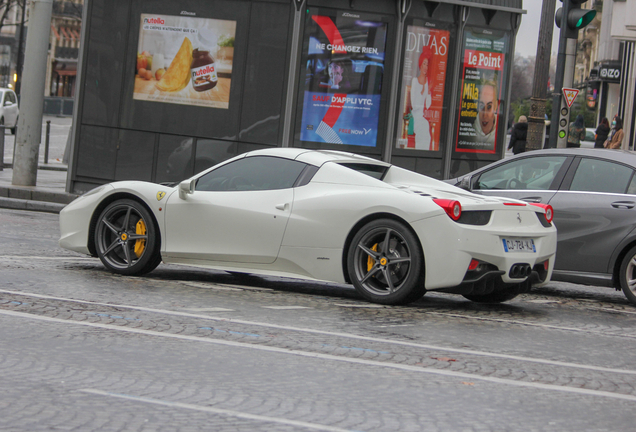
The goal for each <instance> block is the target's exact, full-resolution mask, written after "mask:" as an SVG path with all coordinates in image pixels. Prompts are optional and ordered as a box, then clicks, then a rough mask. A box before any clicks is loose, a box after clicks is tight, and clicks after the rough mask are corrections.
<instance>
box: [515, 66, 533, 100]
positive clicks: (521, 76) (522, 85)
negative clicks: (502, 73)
mask: <svg viewBox="0 0 636 432" xmlns="http://www.w3.org/2000/svg"><path fill="white" fill-rule="evenodd" d="M534 62H535V59H534V57H520V56H517V57H515V63H514V64H513V65H512V90H511V91H510V103H512V102H518V101H520V100H522V99H526V98H529V97H530V96H532V79H533V74H534Z"/></svg>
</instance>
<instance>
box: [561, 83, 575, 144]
mask: <svg viewBox="0 0 636 432" xmlns="http://www.w3.org/2000/svg"><path fill="white" fill-rule="evenodd" d="M578 94H579V90H578V89H572V88H564V89H563V98H562V99H561V110H560V111H559V124H558V131H559V133H558V135H557V147H558V148H564V147H567V139H568V130H569V126H570V109H571V108H572V104H573V103H574V99H576V97H577V96H578Z"/></svg>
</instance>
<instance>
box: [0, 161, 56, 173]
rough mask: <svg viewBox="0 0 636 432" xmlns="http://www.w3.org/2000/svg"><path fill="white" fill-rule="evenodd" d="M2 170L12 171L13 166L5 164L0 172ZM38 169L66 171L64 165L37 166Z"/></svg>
mask: <svg viewBox="0 0 636 432" xmlns="http://www.w3.org/2000/svg"><path fill="white" fill-rule="evenodd" d="M4 168H9V169H13V164H12V163H5V164H4V165H3V166H2V167H1V169H0V171H1V170H2V169H4ZM38 169H39V170H44V171H68V167H67V166H66V165H61V164H59V165H50V164H38Z"/></svg>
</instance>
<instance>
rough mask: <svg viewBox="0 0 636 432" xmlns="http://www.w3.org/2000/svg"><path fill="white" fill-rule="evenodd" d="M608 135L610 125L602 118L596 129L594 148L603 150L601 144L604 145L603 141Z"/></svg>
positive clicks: (605, 118)
mask: <svg viewBox="0 0 636 432" xmlns="http://www.w3.org/2000/svg"><path fill="white" fill-rule="evenodd" d="M609 133H610V125H609V121H608V120H607V117H604V118H603V120H601V123H600V124H599V125H598V127H597V128H596V138H595V139H594V148H604V146H603V144H605V140H607V137H608V136H609Z"/></svg>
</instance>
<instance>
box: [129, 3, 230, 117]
mask: <svg viewBox="0 0 636 432" xmlns="http://www.w3.org/2000/svg"><path fill="white" fill-rule="evenodd" d="M235 34H236V21H228V20H217V19H207V18H193V17H189V16H170V15H156V14H141V26H140V30H139V45H138V48H137V64H136V68H135V88H134V91H133V99H136V100H143V101H152V102H165V103H173V104H181V105H196V106H204V107H214V108H224V109H227V108H228V106H229V101H230V84H231V81H232V78H231V76H232V62H233V60H234V36H235Z"/></svg>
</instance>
